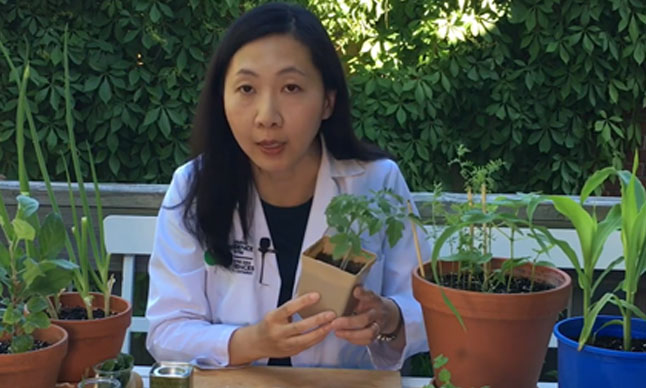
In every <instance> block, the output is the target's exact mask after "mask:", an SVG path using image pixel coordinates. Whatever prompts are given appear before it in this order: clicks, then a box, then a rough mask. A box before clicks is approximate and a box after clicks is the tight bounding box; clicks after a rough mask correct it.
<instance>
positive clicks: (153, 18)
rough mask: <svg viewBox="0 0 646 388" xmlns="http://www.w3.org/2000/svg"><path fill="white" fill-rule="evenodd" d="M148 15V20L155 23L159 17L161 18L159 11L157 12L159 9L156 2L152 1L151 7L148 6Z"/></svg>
mask: <svg viewBox="0 0 646 388" xmlns="http://www.w3.org/2000/svg"><path fill="white" fill-rule="evenodd" d="M148 14H149V16H150V20H151V21H152V22H153V23H157V22H158V21H159V19H161V13H160V12H159V9H158V8H157V3H154V4H153V6H152V7H150V12H149V13H148Z"/></svg>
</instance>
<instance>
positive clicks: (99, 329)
mask: <svg viewBox="0 0 646 388" xmlns="http://www.w3.org/2000/svg"><path fill="white" fill-rule="evenodd" d="M92 295H94V300H93V301H92V306H94V307H95V308H101V309H102V308H103V295H102V294H98V293H92ZM61 304H62V305H63V306H65V307H76V306H83V302H82V299H81V297H80V295H79V294H78V293H65V294H63V295H62V296H61ZM110 311H111V314H113V315H110V316H109V317H107V318H100V319H92V320H58V319H53V320H52V322H53V323H55V324H57V325H60V326H61V327H63V328H64V329H65V330H66V331H67V332H68V333H69V350H68V352H67V357H65V359H64V360H63V365H62V367H61V371H60V374H59V375H58V381H59V382H72V383H74V382H78V381H80V380H81V379H82V378H83V376H84V374H86V375H89V374H91V373H92V367H93V366H94V365H95V364H98V363H99V362H101V361H104V360H107V359H109V358H115V357H116V356H117V355H118V354H119V352H120V350H121V345H122V344H123V339H124V337H125V335H126V330H127V329H128V326H130V320H131V318H132V306H131V305H130V303H128V301H126V300H125V299H123V298H120V297H118V296H114V295H112V296H111V297H110Z"/></svg>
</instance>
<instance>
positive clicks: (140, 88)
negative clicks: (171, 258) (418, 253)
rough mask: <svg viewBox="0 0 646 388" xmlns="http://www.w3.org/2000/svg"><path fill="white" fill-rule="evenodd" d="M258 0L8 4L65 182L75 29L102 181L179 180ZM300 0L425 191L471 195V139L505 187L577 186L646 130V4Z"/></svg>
mask: <svg viewBox="0 0 646 388" xmlns="http://www.w3.org/2000/svg"><path fill="white" fill-rule="evenodd" d="M260 2H261V1H239V0H226V1H224V0H218V1H207V0H191V1H188V2H187V1H186V0H159V1H144V0H132V1H120V0H110V1H102V2H81V1H74V0H58V1H51V0H50V1H44V0H35V1H30V2H22V1H21V2H15V1H8V0H0V5H1V7H2V10H3V12H2V13H1V14H0V39H3V41H4V42H7V43H8V46H9V47H10V50H11V51H12V53H13V59H14V61H15V62H16V63H18V64H22V63H24V61H25V58H27V57H29V58H30V65H31V66H32V70H33V71H32V74H33V77H32V82H31V83H30V85H29V87H30V92H29V93H30V94H29V95H30V97H31V98H32V100H33V101H34V107H33V109H34V112H35V119H36V121H37V125H38V127H39V128H40V132H39V133H40V136H41V140H42V142H43V144H44V145H45V149H46V151H47V153H48V160H49V161H50V165H51V166H52V170H54V169H55V172H56V174H57V177H58V178H59V179H60V178H62V173H63V164H62V162H61V158H62V157H65V156H64V154H65V150H66V145H65V138H66V136H65V130H64V123H63V119H62V118H63V109H62V100H61V97H62V90H61V88H62V65H61V53H62V49H61V39H60V37H61V36H62V30H63V28H64V25H65V23H69V25H70V32H71V38H70V51H71V72H72V90H73V93H74V99H75V128H76V133H77V136H78V139H79V140H80V142H81V143H83V142H84V141H87V142H88V143H90V144H91V146H92V149H93V150H94V152H95V154H96V159H97V161H98V168H99V174H100V177H101V179H102V180H106V181H129V182H135V181H137V182H167V181H168V179H169V177H170V174H171V172H172V170H173V169H174V167H175V166H177V165H178V164H180V163H182V162H183V161H184V160H185V158H186V155H187V151H188V150H187V148H186V139H187V137H188V135H189V130H190V120H191V115H192V112H193V110H194V108H195V104H196V99H197V96H198V93H199V90H200V88H201V86H202V85H201V79H202V76H203V72H204V69H205V67H206V63H207V61H208V57H209V55H210V53H211V52H212V50H213V47H214V45H215V43H216V42H217V40H218V37H219V36H220V35H221V33H222V32H223V30H224V28H226V26H227V25H228V24H229V23H230V21H231V20H233V19H234V18H235V17H236V16H237V15H239V14H240V13H241V12H243V11H244V10H245V9H248V8H249V7H251V6H253V5H254V4H258V3H260ZM299 2H300V3H303V4H306V5H308V6H309V7H310V9H312V10H313V11H314V12H315V13H317V14H318V15H319V16H320V17H321V19H322V20H323V22H324V24H325V25H326V27H327V28H328V30H329V31H330V34H331V35H332V37H333V39H334V40H335V42H336V44H337V48H338V51H339V53H340V54H341V56H342V57H343V60H344V62H345V63H346V64H347V71H348V74H349V81H350V89H351V92H352V94H353V104H354V113H353V114H354V116H355V126H356V130H357V132H358V133H359V134H360V135H361V136H364V137H366V138H368V139H371V140H373V141H375V142H377V143H379V144H380V145H382V146H383V147H384V148H387V149H388V150H390V151H391V152H392V153H394V154H395V155H396V156H397V157H398V159H399V163H400V165H401V167H402V169H403V170H404V173H405V175H406V177H407V179H408V181H409V183H410V185H411V186H412V188H413V189H414V190H429V191H430V190H432V186H433V182H434V181H437V180H440V181H444V182H446V183H448V187H449V188H450V189H455V190H459V189H460V187H459V182H453V181H452V178H453V176H454V175H455V174H453V171H452V170H451V169H449V168H447V162H448V161H449V160H451V159H453V158H454V157H455V151H456V149H457V146H458V144H460V143H463V144H465V145H466V146H467V147H468V148H470V149H471V150H472V154H471V156H472V158H473V159H475V160H477V161H481V162H482V161H486V160H489V159H492V158H502V159H503V160H504V161H505V162H507V168H506V169H505V171H502V172H501V174H500V175H501V176H500V177H499V178H500V179H501V180H502V181H504V182H505V185H504V186H502V187H500V188H499V190H504V191H515V190H523V191H530V190H542V191H546V192H565V193H572V192H576V191H577V189H578V188H579V186H580V184H581V183H582V181H583V180H584V179H585V178H586V176H587V174H589V172H590V171H591V170H593V169H595V168H598V167H600V166H605V165H607V164H609V163H613V164H615V165H622V164H623V159H624V157H625V151H626V150H628V149H632V148H633V147H635V146H637V145H638V143H639V141H640V130H639V120H637V115H638V114H639V112H640V111H641V109H642V108H643V107H644V106H645V105H646V94H645V90H646V76H645V75H646V71H645V65H644V60H645V57H646V4H645V2H644V1H643V0H563V1H553V0H540V1H529V0H514V1H494V0H477V1H470V0H460V1H442V2H436V1H428V0H406V1H403V0H362V1H359V0H339V1H323V0H309V1H306V0H302V1H299ZM139 55H141V56H139ZM0 74H2V76H0V166H2V167H1V170H2V171H0V173H4V174H5V175H7V176H8V177H10V178H11V177H14V176H15V170H16V166H15V160H16V157H15V151H14V149H15V147H14V146H13V131H14V128H13V121H14V116H15V102H14V101H13V98H14V96H15V95H16V94H17V92H16V90H15V87H14V86H13V83H11V82H10V80H9V77H8V76H7V74H8V67H7V66H6V64H5V63H4V62H3V61H0ZM61 155H63V156H61ZM29 166H30V171H32V172H33V173H34V175H36V172H35V171H36V165H35V162H34V161H32V162H31V163H30V165H29Z"/></svg>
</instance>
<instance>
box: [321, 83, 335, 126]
mask: <svg viewBox="0 0 646 388" xmlns="http://www.w3.org/2000/svg"><path fill="white" fill-rule="evenodd" d="M335 101H336V90H330V91H327V92H325V99H324V100H323V120H326V119H328V118H330V116H332V113H333V112H334V102H335Z"/></svg>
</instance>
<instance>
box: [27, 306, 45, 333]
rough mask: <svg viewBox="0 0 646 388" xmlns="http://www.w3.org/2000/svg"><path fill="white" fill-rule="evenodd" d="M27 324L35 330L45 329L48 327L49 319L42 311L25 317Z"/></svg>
mask: <svg viewBox="0 0 646 388" xmlns="http://www.w3.org/2000/svg"><path fill="white" fill-rule="evenodd" d="M27 323H28V324H30V325H31V326H32V327H34V328H36V329H46V328H47V327H49V317H48V316H47V314H45V313H44V312H43V311H39V312H31V310H30V314H29V315H27Z"/></svg>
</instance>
